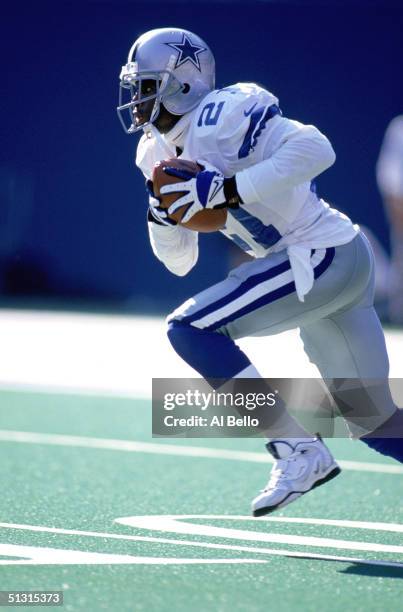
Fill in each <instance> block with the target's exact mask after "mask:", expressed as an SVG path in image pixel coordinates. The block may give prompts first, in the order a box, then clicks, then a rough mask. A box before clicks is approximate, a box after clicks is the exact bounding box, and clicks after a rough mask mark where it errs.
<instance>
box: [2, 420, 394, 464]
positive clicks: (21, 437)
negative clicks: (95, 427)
mask: <svg viewBox="0 0 403 612" xmlns="http://www.w3.org/2000/svg"><path fill="white" fill-rule="evenodd" d="M0 441H3V442H21V443H26V444H50V445H54V446H72V447H80V448H96V449H103V450H116V451H126V452H132V453H151V454H156V455H174V456H180V457H198V458H205V459H225V460H230V461H248V462H252V463H266V464H268V463H269V462H270V461H272V459H271V457H270V456H269V455H268V454H267V453H264V452H262V453H255V452H250V451H234V450H226V449H222V448H207V447H203V446H182V445H173V444H164V443H155V442H136V441H133V440H119V439H111V438H89V437H85V436H70V435H61V434H44V433H35V432H29V431H13V430H8V429H2V430H0ZM338 463H339V465H340V467H342V468H343V469H345V470H354V471H358V472H373V473H381V474H399V475H402V474H403V466H402V465H389V464H386V463H385V464H384V463H370V462H365V461H343V460H338Z"/></svg>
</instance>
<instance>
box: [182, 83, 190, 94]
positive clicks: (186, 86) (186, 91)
mask: <svg viewBox="0 0 403 612" xmlns="http://www.w3.org/2000/svg"><path fill="white" fill-rule="evenodd" d="M189 91H190V85H189V83H183V89H182V93H184V94H187V93H188V92H189Z"/></svg>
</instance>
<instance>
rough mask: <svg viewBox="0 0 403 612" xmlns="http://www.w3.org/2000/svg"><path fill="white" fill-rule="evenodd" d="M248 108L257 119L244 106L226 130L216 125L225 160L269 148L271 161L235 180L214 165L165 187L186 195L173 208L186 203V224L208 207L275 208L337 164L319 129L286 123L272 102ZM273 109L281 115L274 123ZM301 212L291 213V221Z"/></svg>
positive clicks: (165, 190)
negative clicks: (287, 192)
mask: <svg viewBox="0 0 403 612" xmlns="http://www.w3.org/2000/svg"><path fill="white" fill-rule="evenodd" d="M247 104H248V106H249V107H251V108H254V107H256V108H257V111H256V115H255V114H254V113H252V114H250V115H248V114H247V113H245V112H244V109H243V107H241V108H240V109H239V108H236V109H233V110H232V112H231V113H230V115H229V116H228V117H227V118H226V120H225V121H223V122H222V125H220V124H218V125H217V126H216V130H215V138H216V141H217V143H218V145H219V148H221V154H222V156H223V157H226V158H227V159H229V160H230V161H231V162H236V160H237V158H239V159H241V158H242V159H245V158H247V157H248V156H249V155H251V154H252V152H253V151H254V148H255V147H262V148H263V150H264V157H265V159H264V160H263V161H260V162H258V163H255V164H253V163H252V164H251V165H250V166H249V167H247V168H246V169H244V170H241V171H239V172H237V173H236V174H235V175H234V176H232V177H224V176H223V175H222V173H221V172H220V171H219V170H217V168H214V167H212V166H210V165H208V167H206V170H205V171H204V172H200V173H199V174H198V175H197V176H196V177H195V178H193V179H190V180H188V181H186V182H183V183H182V184H173V185H169V186H166V187H163V188H162V190H161V193H170V192H179V193H180V192H182V193H183V195H182V197H181V198H179V199H177V200H176V201H175V203H174V205H172V206H171V207H170V209H169V213H170V214H172V213H173V212H175V210H176V209H177V208H179V207H181V206H183V205H185V204H187V205H189V208H188V209H187V212H186V214H185V215H184V217H183V220H184V221H188V220H189V219H190V218H191V216H192V215H193V214H194V213H195V212H197V211H198V210H201V209H203V208H221V207H224V206H229V207H236V206H239V205H248V204H252V203H256V202H262V203H263V204H265V205H267V206H269V207H270V205H271V204H270V202H273V201H274V202H275V197H274V198H273V196H276V195H277V194H279V193H281V192H282V191H285V190H289V189H292V188H294V187H296V186H298V185H300V184H302V183H305V182H307V181H311V180H312V179H313V178H315V177H316V176H318V174H320V173H321V172H323V171H324V170H326V169H327V168H329V166H331V165H332V164H333V163H334V161H335V153H334V151H333V148H332V146H331V144H330V142H329V140H328V139H327V138H326V136H324V135H323V134H322V133H321V132H320V131H319V130H318V129H317V128H316V127H314V126H312V125H303V124H301V123H299V122H297V121H292V120H289V119H286V118H284V117H282V116H281V114H280V111H279V109H278V107H277V106H276V105H274V106H273V105H272V106H269V104H270V103H269V104H268V105H267V107H265V106H264V105H261V101H260V100H259V99H257V100H256V101H255V100H254V98H252V97H249V98H248V100H247ZM259 105H261V107H259ZM273 108H274V111H275V114H273V116H271V118H270V112H269V111H270V110H271V109H273ZM240 111H241V112H240ZM274 111H273V112H274ZM257 116H258V117H259V118H258V119H257ZM254 121H255V124H254V123H253V122H254ZM277 212H278V211H277ZM295 213H296V211H292V210H291V211H290V212H289V215H290V217H291V218H292V217H294V216H295ZM287 214H288V213H287Z"/></svg>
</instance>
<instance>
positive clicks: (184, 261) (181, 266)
mask: <svg viewBox="0 0 403 612" xmlns="http://www.w3.org/2000/svg"><path fill="white" fill-rule="evenodd" d="M158 204H159V202H158V201H155V198H154V196H153V194H152V193H150V194H149V209H148V213H147V222H148V232H149V237H150V244H151V248H152V250H153V253H154V255H155V256H156V257H157V259H159V260H160V261H161V262H162V263H163V264H164V265H165V267H166V268H168V270H169V271H170V272H172V273H173V274H176V275H177V276H185V275H186V274H187V273H188V272H189V271H190V270H191V269H192V268H193V266H194V265H195V264H196V262H197V259H198V256H199V246H198V234H197V232H193V231H191V230H188V229H186V228H185V227H181V226H179V225H176V224H172V222H170V221H169V219H167V218H166V217H165V216H159V211H158Z"/></svg>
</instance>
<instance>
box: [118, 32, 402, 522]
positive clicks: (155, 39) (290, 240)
mask: <svg viewBox="0 0 403 612" xmlns="http://www.w3.org/2000/svg"><path fill="white" fill-rule="evenodd" d="M214 81H215V63H214V57H213V55H212V52H211V50H210V49H209V47H208V45H207V44H206V43H205V42H204V41H203V40H202V39H201V38H199V37H198V36H197V35H195V34H193V33H191V32H188V31H186V30H182V29H178V28H162V29H157V30H152V31H150V32H146V33H145V34H143V35H142V36H140V38H139V39H138V40H136V42H135V43H134V44H133V46H132V47H131V49H130V52H129V56H128V60H127V63H126V64H125V65H124V66H123V68H122V71H121V74H120V101H119V107H118V114H119V117H120V119H121V121H122V124H123V126H124V128H125V130H126V131H127V132H128V133H130V134H131V133H136V132H138V131H142V132H143V136H142V138H141V139H140V142H139V145H138V149H137V158H136V163H137V166H138V167H139V168H140V170H141V171H142V172H143V174H144V176H145V178H146V180H147V183H148V186H149V189H150V200H149V210H148V228H149V234H150V241H151V245H152V249H153V251H154V253H155V255H156V257H157V258H158V259H159V260H161V261H162V262H163V263H164V264H165V266H166V267H167V268H168V270H170V271H171V272H172V273H173V274H177V275H179V276H183V275H185V274H187V273H188V272H189V270H191V269H192V268H193V266H194V265H195V264H196V262H197V258H198V233H197V232H195V231H192V230H189V229H186V228H184V227H182V226H181V225H178V224H176V223H175V221H173V220H172V219H171V218H170V217H169V216H168V215H171V214H172V213H174V212H176V211H177V210H178V209H179V208H181V207H184V210H185V213H184V215H183V217H182V220H183V221H187V220H189V219H190V218H191V217H192V216H193V215H194V214H195V213H196V212H198V211H200V210H203V209H214V208H216V207H220V208H222V207H226V208H227V222H226V225H225V227H224V228H223V229H222V230H221V231H222V233H223V234H224V236H226V237H227V238H228V239H229V240H232V241H233V242H234V243H235V244H237V245H238V246H239V247H240V248H241V249H244V250H245V251H246V252H247V253H249V254H251V255H253V256H254V257H255V259H254V260H253V261H251V262H248V263H244V264H242V265H241V266H239V267H238V268H236V269H235V270H232V271H231V272H230V274H229V276H228V277H227V278H226V279H225V280H223V281H222V282H220V283H218V284H216V285H214V286H212V287H209V288H207V289H205V290H204V291H202V292H201V293H199V294H198V295H196V296H194V297H193V298H192V299H191V300H188V301H187V302H185V303H184V304H183V305H182V306H180V307H179V308H177V310H175V311H174V312H173V313H172V314H171V315H170V316H169V317H168V336H169V339H170V341H171V343H172V346H173V348H174V349H175V350H176V352H177V353H178V354H179V355H180V356H181V357H182V358H183V359H184V360H185V361H186V362H187V363H188V364H190V365H191V366H192V367H193V368H194V369H195V370H197V371H198V372H199V373H200V374H201V375H202V376H203V377H204V378H207V379H221V380H232V379H235V378H245V379H250V378H258V377H259V376H260V375H259V373H258V372H257V370H256V368H255V367H254V366H253V364H252V363H251V362H250V360H249V358H248V357H247V356H246V354H245V353H244V352H242V351H241V350H240V348H239V347H238V346H237V344H236V343H235V340H237V339H238V338H243V337H246V336H251V335H263V336H269V335H271V334H276V333H279V332H282V331H284V330H288V329H291V328H296V327H298V328H300V334H301V338H302V340H303V343H304V349H305V352H306V354H307V355H308V357H309V359H310V360H311V362H313V363H314V364H315V365H316V366H317V367H318V369H319V371H320V373H321V375H322V376H323V378H324V379H335V378H350V379H356V380H359V381H362V385H363V388H365V391H366V395H365V397H366V398H367V399H368V402H372V405H373V406H374V405H375V406H376V410H375V411H374V410H369V411H368V413H370V414H368V418H365V417H366V415H365V414H364V415H363V413H362V408H363V407H362V405H361V406H360V407H358V406H350V407H349V408H350V410H349V411H348V412H347V414H346V415H345V419H346V421H347V424H348V427H349V429H350V431H351V434H352V436H353V437H356V438H361V439H362V440H363V441H364V442H366V443H367V444H368V445H369V446H371V447H373V448H375V449H376V450H378V451H379V452H381V453H383V454H385V455H389V456H392V457H394V458H396V459H397V460H399V461H403V448H402V444H401V439H400V438H399V437H398V436H399V433H398V432H399V430H400V432H402V421H403V419H402V414H403V411H401V410H398V409H397V408H396V406H395V404H394V402H393V400H392V397H391V394H390V391H389V385H388V371H389V364H388V356H387V352H386V347H385V340H384V335H383V331H382V327H381V325H380V322H379V320H378V317H377V315H376V313H375V310H374V308H373V284H374V263H373V255H372V252H371V249H370V247H369V245H368V242H367V240H366V239H365V237H364V236H363V235H362V233H361V232H360V229H359V227H358V226H357V225H353V223H352V222H351V221H350V219H349V218H348V217H347V216H345V215H344V214H341V213H340V212H338V211H337V210H335V209H333V208H330V207H329V205H328V204H327V203H326V202H325V201H324V200H323V199H321V198H320V197H319V196H318V195H317V194H316V190H315V183H314V179H315V177H316V176H318V175H319V174H320V173H321V172H323V171H324V170H326V169H327V168H329V166H331V165H332V164H333V163H334V161H335V154H334V151H333V149H332V146H331V145H330V143H329V141H328V139H327V138H326V137H325V136H324V135H323V134H322V133H321V132H320V131H319V130H318V129H317V128H316V127H314V126H313V125H303V124H302V123H300V122H298V121H294V120H291V119H288V118H286V117H284V116H283V114H282V112H281V110H280V106H279V101H278V99H277V97H276V96H275V95H273V94H272V93H270V92H269V91H267V90H265V89H263V88H262V87H260V86H258V85H256V84H254V83H237V84H235V85H231V86H229V87H224V88H222V89H215V88H214V87H215V83H214ZM125 95H127V96H128V99H127V100H125V99H124V96H125ZM125 113H126V114H127V115H126V118H125ZM175 156H179V157H181V158H183V159H186V160H193V161H197V162H199V163H200V164H201V165H202V166H203V170H202V171H201V172H199V173H198V174H197V175H196V176H192V175H186V173H184V172H183V171H181V170H177V169H176V170H175V169H174V168H172V169H169V170H168V171H169V172H170V173H172V174H174V176H175V173H177V174H176V175H177V176H178V178H180V179H181V182H179V181H178V183H175V184H173V185H166V186H165V187H162V188H161V193H162V194H169V193H172V192H177V193H178V194H179V197H178V199H177V200H176V201H175V202H174V203H173V204H172V205H171V206H170V208H169V210H168V213H167V211H166V210H164V209H163V208H162V207H161V206H160V202H159V200H158V199H157V198H155V197H154V196H153V192H152V184H151V182H150V181H151V177H152V172H153V167H154V165H155V163H156V162H158V161H159V160H162V159H167V158H172V157H175ZM183 179H185V181H183ZM368 380H369V381H377V382H376V384H373V385H372V386H371V385H369V386H368V384H367V383H366V381H368ZM355 397H357V396H355ZM273 414H274V418H273V419H272V420H271V422H270V425H269V426H268V428H267V431H266V432H265V433H266V435H267V438H268V442H267V445H266V446H267V450H268V451H269V452H270V453H271V454H272V455H273V456H274V458H275V463H274V466H273V470H272V473H271V478H270V480H269V482H268V484H267V486H266V487H265V488H264V490H263V491H262V492H261V493H260V494H259V495H258V496H257V497H256V498H255V499H254V500H253V503H252V510H253V514H254V515H255V516H260V515H263V514H266V513H269V512H272V511H273V510H275V509H277V508H280V507H282V506H285V505H286V504H289V503H290V502H292V501H294V500H295V499H297V498H298V497H300V496H301V495H302V494H304V493H306V492H308V491H310V490H311V489H313V488H314V487H316V486H318V485H320V484H323V483H324V482H326V481H328V480H330V479H331V478H333V477H334V476H336V475H337V474H338V473H339V471H340V468H339V467H338V465H337V463H336V461H335V460H334V458H333V457H332V455H331V453H330V451H329V450H328V448H327V447H326V446H325V444H324V443H323V442H322V440H321V439H320V437H318V436H317V437H312V434H311V433H309V432H307V431H306V430H305V429H304V428H303V427H302V426H301V425H300V423H298V422H297V421H296V420H295V419H294V418H293V417H292V416H291V415H290V414H289V413H288V412H287V411H286V410H285V409H283V408H281V406H280V407H278V408H277V411H276V410H275V409H274V413H273ZM400 435H402V434H401V433H400ZM393 436H394V437H393Z"/></svg>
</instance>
